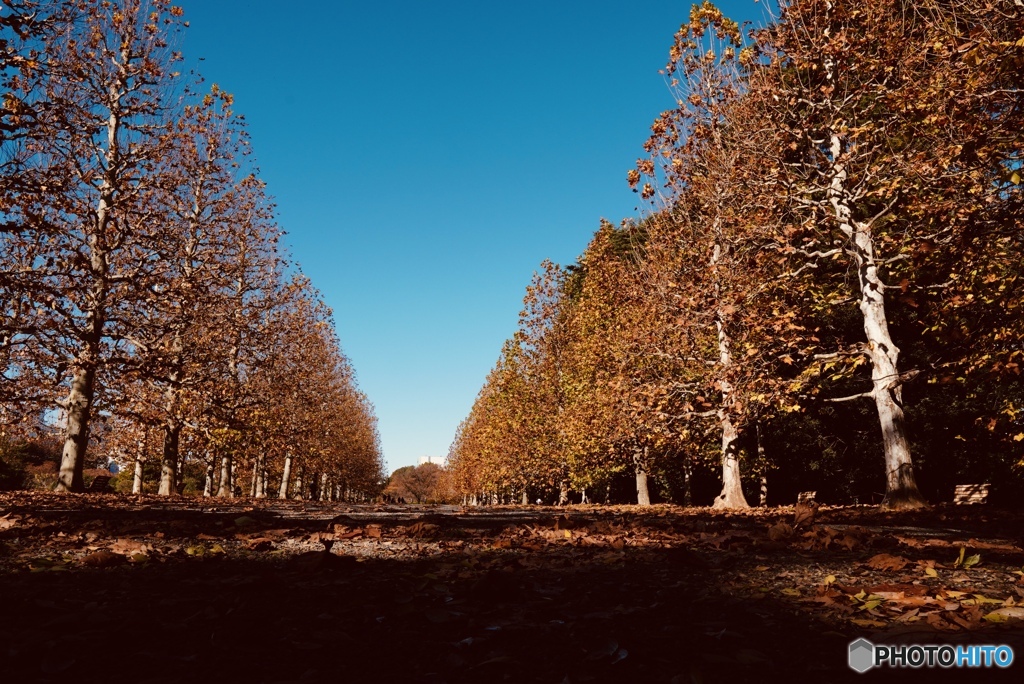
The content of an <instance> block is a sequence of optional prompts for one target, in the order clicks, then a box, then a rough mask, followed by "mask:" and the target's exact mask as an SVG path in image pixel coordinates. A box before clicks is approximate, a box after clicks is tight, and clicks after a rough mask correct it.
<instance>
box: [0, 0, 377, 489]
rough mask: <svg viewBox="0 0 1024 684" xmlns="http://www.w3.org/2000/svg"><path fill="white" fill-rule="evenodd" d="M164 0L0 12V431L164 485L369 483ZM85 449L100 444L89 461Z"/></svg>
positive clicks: (330, 360)
mask: <svg viewBox="0 0 1024 684" xmlns="http://www.w3.org/2000/svg"><path fill="white" fill-rule="evenodd" d="M186 26H187V23H186V22H184V21H183V18H182V11H181V10H180V9H179V8H177V7H174V6H172V5H171V3H170V2H169V1H168V0H117V1H110V2H108V1H101V0H81V1H79V2H56V1H52V0H19V1H17V2H13V3H11V2H9V3H5V8H4V10H3V14H0V28H2V31H3V33H2V39H0V40H2V42H0V59H2V60H3V61H2V64H0V69H2V72H0V74H2V80H3V103H2V108H0V136H2V138H0V145H2V147H0V153H2V157H0V164H2V167H0V169H2V174H0V250H2V252H0V429H2V431H3V434H2V435H0V436H2V438H3V440H4V441H5V442H6V443H8V445H10V444H13V443H17V442H18V441H19V440H21V441H24V440H26V439H30V438H31V437H32V436H33V435H34V434H36V433H39V432H41V431H46V430H49V429H52V427H53V426H54V425H56V426H57V427H58V429H59V430H60V431H61V438H62V441H63V447H62V454H61V462H60V469H59V473H58V476H57V483H56V489H57V490H58V491H81V490H82V489H83V486H84V481H83V469H84V468H85V466H86V464H87V463H88V462H91V461H90V457H89V456H87V452H89V451H90V450H91V451H92V452H94V453H97V454H101V455H103V456H105V457H110V458H114V459H116V460H119V461H121V462H122V463H123V464H124V465H128V466H129V467H131V466H134V468H135V472H136V473H137V479H136V482H135V490H136V491H141V488H142V483H141V475H142V473H143V468H142V464H143V463H144V462H145V461H146V460H147V459H149V460H151V459H152V457H153V456H154V455H158V457H159V461H160V475H159V487H158V491H159V493H160V494H171V493H174V492H175V491H177V488H178V485H179V484H180V470H181V466H182V464H183V463H185V462H189V463H192V462H196V463H201V464H202V465H203V467H204V469H205V472H206V482H205V492H204V493H205V494H207V495H219V496H233V495H234V494H235V493H236V492H245V491H246V490H248V493H249V494H251V495H253V496H268V495H275V496H281V497H286V496H290V495H298V496H309V495H310V494H311V493H315V494H316V495H317V496H319V497H321V498H335V497H341V496H349V497H358V496H365V495H370V494H373V493H375V491H376V488H378V487H379V483H380V481H381V479H382V475H383V473H382V460H381V455H380V449H379V440H378V436H377V431H376V422H375V418H374V414H373V407H372V405H371V404H370V403H369V401H368V400H367V398H366V397H365V396H364V395H363V394H362V393H361V392H360V391H359V389H358V385H357V383H356V379H355V374H354V372H353V369H352V367H351V364H350V363H349V361H348V359H347V358H346V357H345V355H344V353H343V352H342V350H341V346H340V344H339V342H338V340H337V338H336V336H335V333H334V325H333V321H332V315H331V312H330V310H329V309H328V308H327V307H326V305H325V304H324V303H323V301H322V300H321V297H320V295H319V293H318V292H317V291H316V290H315V288H313V286H312V285H311V284H310V282H309V281H308V279H306V278H305V277H304V276H303V275H302V274H301V272H300V271H299V270H298V268H297V267H295V266H294V265H292V264H291V263H289V260H288V255H287V253H286V252H285V250H284V248H283V247H282V245H281V240H282V237H283V234H284V233H283V231H282V230H281V229H280V227H279V226H278V225H277V224H276V222H275V217H274V214H275V210H274V206H273V204H272V202H271V200H270V198H269V197H268V195H267V194H266V188H265V185H264V183H263V181H261V180H260V178H259V171H258V169H257V168H256V166H255V164H254V162H253V160H252V153H251V150H250V145H249V140H248V136H247V133H246V129H245V124H244V120H243V117H242V116H241V115H239V114H237V113H236V112H235V111H234V109H233V102H232V98H231V96H230V95H229V94H228V93H226V92H225V91H224V90H222V89H221V88H219V87H218V86H216V85H213V86H212V87H209V88H204V87H203V86H202V82H201V79H200V78H199V77H198V76H195V75H194V74H193V75H189V76H182V75H181V74H180V73H178V72H177V71H176V69H177V68H178V67H179V65H180V64H181V63H182V62H183V58H182V55H181V54H180V52H178V51H177V50H176V49H175V48H176V46H177V44H178V43H179V42H180V39H181V33H182V31H183V29H184V28H185V27H186ZM92 460H96V459H95V457H93V458H92Z"/></svg>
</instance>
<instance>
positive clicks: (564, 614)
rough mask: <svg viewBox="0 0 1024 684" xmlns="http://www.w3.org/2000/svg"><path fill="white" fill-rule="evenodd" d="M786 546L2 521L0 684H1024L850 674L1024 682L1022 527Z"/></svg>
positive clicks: (236, 524) (636, 529)
mask: <svg viewBox="0 0 1024 684" xmlns="http://www.w3.org/2000/svg"><path fill="white" fill-rule="evenodd" d="M792 522H793V511H792V509H789V510H787V509H772V510H770V511H760V512H755V513H752V514H749V515H726V514H721V513H713V512H711V511H708V510H693V509H679V508H668V507H655V508H652V509H650V510H648V511H645V512H638V511H637V510H636V509H635V508H630V507H621V508H598V507H573V508H570V509H567V510H559V509H552V508H539V507H529V508H487V509H463V508H461V507H423V506H419V507H418V506H388V507H383V506H379V507H375V506H365V507H358V506H344V505H324V504H314V503H304V502H287V503H285V504H281V503H279V502H256V503H254V502H251V501H241V502H225V503H217V502H211V501H210V500H202V499H173V500H159V499H155V498H131V497H116V496H113V495H110V496H92V497H87V496H65V497H57V496H50V495H29V494H18V495H0V588H2V597H0V618H2V619H0V644H2V645H3V646H2V649H0V673H4V676H3V677H2V680H3V681H4V682H7V681H11V682H65V681H68V682H70V681H76V682H83V681H93V680H100V679H102V680H104V681H132V682H183V681H189V680H195V681H220V682H234V681H245V682H300V681H332V682H349V681H352V682H356V681H358V682H365V681H384V682H392V681H393V682H424V683H428V682H429V683H441V682H451V683H455V682H467V683H469V682H501V681H508V682H550V683H552V684H560V683H563V682H566V683H574V682H666V683H668V682H673V683H685V684H690V683H691V682H697V683H700V682H719V681H720V682H776V681H790V680H792V679H794V678H795V679H797V680H798V681H807V682H845V681H868V679H871V680H873V681H875V680H884V679H887V678H889V677H895V676H899V678H900V681H904V682H905V681H916V680H918V679H920V680H921V681H929V682H934V681H942V680H945V679H946V678H948V679H949V680H950V681H953V680H954V679H955V681H960V682H962V681H975V680H979V681H980V677H981V676H984V677H985V678H986V679H991V678H992V676H993V675H1004V676H1006V677H1007V678H1010V677H1012V678H1013V679H1014V680H1015V681H1019V680H1020V672H1021V671H1024V665H1021V664H1020V663H1019V662H1018V663H1017V664H1016V665H1014V666H1013V668H1012V669H1011V671H1008V672H1002V671H998V672H997V671H991V670H989V671H981V672H979V671H959V670H950V671H946V670H927V669H924V670H916V671H915V670H891V671H882V670H876V671H872V672H869V673H867V674H865V675H857V674H856V673H854V672H853V671H852V670H850V669H849V668H848V667H847V662H846V660H847V655H846V654H847V647H848V644H849V643H850V641H852V640H853V639H855V638H857V637H859V636H865V637H867V638H869V639H871V640H872V641H873V642H875V643H885V642H899V641H902V642H904V643H922V644H923V643H938V642H943V643H946V642H950V643H959V642H972V643H1005V644H1009V645H1011V646H1013V648H1014V650H1015V652H1016V653H1017V656H1018V658H1019V659H1021V660H1024V621H1022V620H1021V619H1018V618H1017V617H1016V616H1017V615H1018V614H1019V612H1024V611H1021V609H1020V608H1017V604H1018V602H1020V603H1022V604H1024V580H1022V577H1024V575H1022V574H1021V573H1022V572H1024V550H1022V549H1021V547H1020V538H1019V536H1017V535H1019V534H1020V532H1021V531H1024V518H1022V516H1021V515H1020V514H1019V513H1009V512H994V511H986V510H983V509H973V510H970V509H968V510H964V509H952V508H950V509H937V510H934V511H931V512H929V513H926V514H913V515H882V514H878V513H877V512H874V511H872V510H870V509H864V508H842V509H840V508H833V509H823V510H821V511H819V512H818V515H817V518H816V520H815V521H814V524H813V525H810V524H806V523H805V524H804V525H803V526H802V527H801V528H798V529H795V530H794V529H792V527H791V526H790V523H792ZM787 528H788V529H787ZM324 542H326V544H325V543H324ZM325 546H330V547H331V549H330V552H329V553H328V552H326V551H325ZM961 547H963V548H964V549H965V553H964V555H963V559H962V560H960V559H961V557H960V548H961ZM974 555H978V556H979V558H978V559H977V560H976V561H975V562H974V563H971V564H969V565H970V567H965V565H966V564H967V561H969V559H970V558H971V557H972V556H974ZM958 560H959V561H960V562H959V563H958V562H957V561H958ZM954 566H956V567H954ZM1000 611H1001V612H1000ZM1001 615H1002V616H1005V619H1003V618H1001V617H999V616H1001ZM1014 671H1016V672H1014ZM1015 675H1016V676H1015Z"/></svg>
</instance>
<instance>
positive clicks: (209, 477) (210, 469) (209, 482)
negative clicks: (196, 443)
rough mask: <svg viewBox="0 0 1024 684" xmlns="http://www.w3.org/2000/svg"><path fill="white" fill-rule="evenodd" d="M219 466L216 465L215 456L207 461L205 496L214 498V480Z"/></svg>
mask: <svg viewBox="0 0 1024 684" xmlns="http://www.w3.org/2000/svg"><path fill="white" fill-rule="evenodd" d="M216 472H217V466H216V464H215V463H214V460H213V456H212V455H211V456H209V457H208V458H207V459H206V479H205V480H204V481H203V496H204V497H210V496H213V480H214V478H215V477H216Z"/></svg>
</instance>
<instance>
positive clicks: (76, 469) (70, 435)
mask: <svg viewBox="0 0 1024 684" xmlns="http://www.w3.org/2000/svg"><path fill="white" fill-rule="evenodd" d="M95 380H96V369H95V366H94V365H93V363H92V362H86V365H84V366H82V367H80V368H78V369H77V370H76V371H75V374H74V377H73V378H72V380H71V391H70V392H69V393H68V398H67V400H66V401H65V405H66V408H65V415H66V416H67V425H66V426H65V432H64V450H63V452H62V454H61V460H60V473H59V474H58V475H57V486H56V487H55V488H54V489H55V491H58V492H81V491H83V490H84V489H85V481H84V479H83V477H82V471H83V469H84V467H85V465H84V464H85V451H86V448H87V447H88V444H89V419H90V417H91V412H92V399H93V391H94V385H95Z"/></svg>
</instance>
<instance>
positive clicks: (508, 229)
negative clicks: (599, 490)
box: [178, 0, 763, 470]
mask: <svg viewBox="0 0 1024 684" xmlns="http://www.w3.org/2000/svg"><path fill="white" fill-rule="evenodd" d="M178 4H179V5H180V6H181V7H182V8H183V9H184V10H185V18H186V19H187V20H188V21H189V22H190V24H191V27H190V28H189V29H188V30H187V31H186V34H185V39H184V44H183V46H182V49H183V51H184V53H185V57H186V60H187V61H189V62H195V61H196V60H197V59H198V58H200V57H202V58H203V61H202V62H201V63H200V65H199V68H200V70H201V72H202V73H203V75H204V76H205V77H206V79H207V81H208V82H210V83H217V84H218V85H220V86H221V87H223V88H224V89H225V90H227V91H228V92H231V93H233V94H234V95H235V108H236V111H238V112H240V113H241V114H244V116H245V118H246V120H247V121H248V123H249V127H250V133H251V135H252V139H253V147H254V149H255V153H256V157H257V159H258V163H259V166H260V169H261V176H262V178H263V179H264V180H265V181H266V182H267V184H268V186H269V191H270V193H271V194H272V195H273V196H274V198H275V199H276V202H277V206H278V211H279V221H280V224H281V226H282V227H283V228H284V229H285V230H286V231H287V232H288V238H287V241H288V244H289V246H290V248H291V252H292V254H293V256H294V258H295V259H296V260H297V261H298V262H299V263H300V264H301V265H302V268H303V270H304V271H305V272H306V273H307V274H308V275H309V276H310V278H311V279H312V280H313V283H314V284H315V285H316V286H317V287H318V288H319V289H320V291H321V292H322V293H323V296H324V298H325V300H326V301H327V303H328V304H329V305H330V306H331V307H332V308H333V309H334V315H335V320H336V322H337V327H338V334H339V336H340V338H341V341H342V344H343V347H344V349H345V352H346V353H347V354H348V356H349V357H350V358H351V360H352V362H353V364H354V366H355V368H356V371H357V373H358V377H359V383H360V386H361V388H362V389H363V391H364V392H366V393H367V395H369V397H370V399H371V400H372V401H373V402H374V405H375V407H376V412H377V417H378V420H379V425H380V433H381V443H382V446H383V450H384V456H385V458H386V460H387V462H388V466H389V468H390V469H391V470H394V469H396V468H399V467H401V466H404V465H409V464H413V463H415V462H416V460H417V459H418V457H420V456H425V455H444V454H447V451H448V447H449V445H450V444H451V441H452V438H453V436H454V434H455V430H456V427H457V426H458V424H459V421H461V420H462V419H463V418H464V417H465V416H466V414H468V412H469V409H470V407H471V406H472V403H473V399H474V398H475V396H476V393H477V391H478V390H479V389H480V386H481V384H482V383H483V380H484V377H485V375H486V374H487V371H488V370H489V369H490V368H491V366H492V365H493V364H494V361H495V360H496V359H497V356H498V353H499V351H500V348H501V344H502V341H503V340H504V339H505V338H507V337H509V336H510V335H511V334H512V332H513V331H514V330H515V327H516V322H517V317H518V312H519V309H520V308H521V305H522V297H523V294H524V289H525V287H526V285H527V284H528V282H529V280H530V276H531V274H532V273H533V271H534V270H536V268H537V266H538V265H539V264H540V262H541V260H543V259H545V258H550V259H552V260H554V261H556V262H559V263H562V264H567V263H571V262H573V261H574V260H575V259H576V257H577V256H578V255H579V254H580V253H581V252H582V251H583V249H584V247H585V246H586V244H587V242H588V240H589V239H590V236H591V235H592V234H593V232H594V231H595V230H596V229H597V227H598V224H599V221H600V219H601V218H602V217H604V218H607V219H609V220H612V221H614V222H618V221H619V220H621V219H622V218H625V217H628V216H632V215H635V214H636V210H635V208H636V207H637V205H638V202H639V198H638V196H637V195H635V194H633V193H632V192H631V191H630V190H629V188H628V187H627V185H626V181H625V176H626V171H627V170H628V169H629V168H631V166H632V164H633V162H634V161H635V160H636V158H637V157H638V156H640V155H641V154H642V144H643V142H644V140H645V139H646V137H647V131H648V127H649V125H650V123H651V122H652V121H653V120H654V117H655V116H656V115H657V114H658V113H659V112H660V111H662V110H663V109H666V108H668V107H670V106H672V98H671V96H670V94H669V92H668V89H667V87H666V85H665V82H664V80H663V78H662V76H661V75H660V74H659V73H658V70H659V69H660V68H661V67H662V66H663V65H664V62H665V59H666V56H667V54H668V48H669V46H670V44H671V41H672V35H673V34H674V32H675V30H676V29H677V28H678V27H679V24H680V23H681V22H683V21H684V20H685V19H686V18H687V16H688V13H689V8H690V3H689V2H678V1H672V2H669V1H663V0H647V1H645V2H629V1H628V0H622V1H612V0H589V1H587V0H547V1H540V0H516V2H506V3H499V2H482V1H480V0H475V1H461V0H460V1H458V2H445V1H436V2H422V1H413V0H408V1H405V2H385V1H379V2H376V3H372V4H371V3H368V2H351V1H349V0H306V1H294V2H271V1H269V0H248V1H246V0H178ZM719 6H720V7H722V9H723V10H724V11H725V12H726V13H727V14H728V15H729V16H731V17H732V18H734V19H737V20H743V19H745V18H759V17H761V16H762V13H763V5H758V4H755V3H754V0H732V1H730V2H723V3H719Z"/></svg>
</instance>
